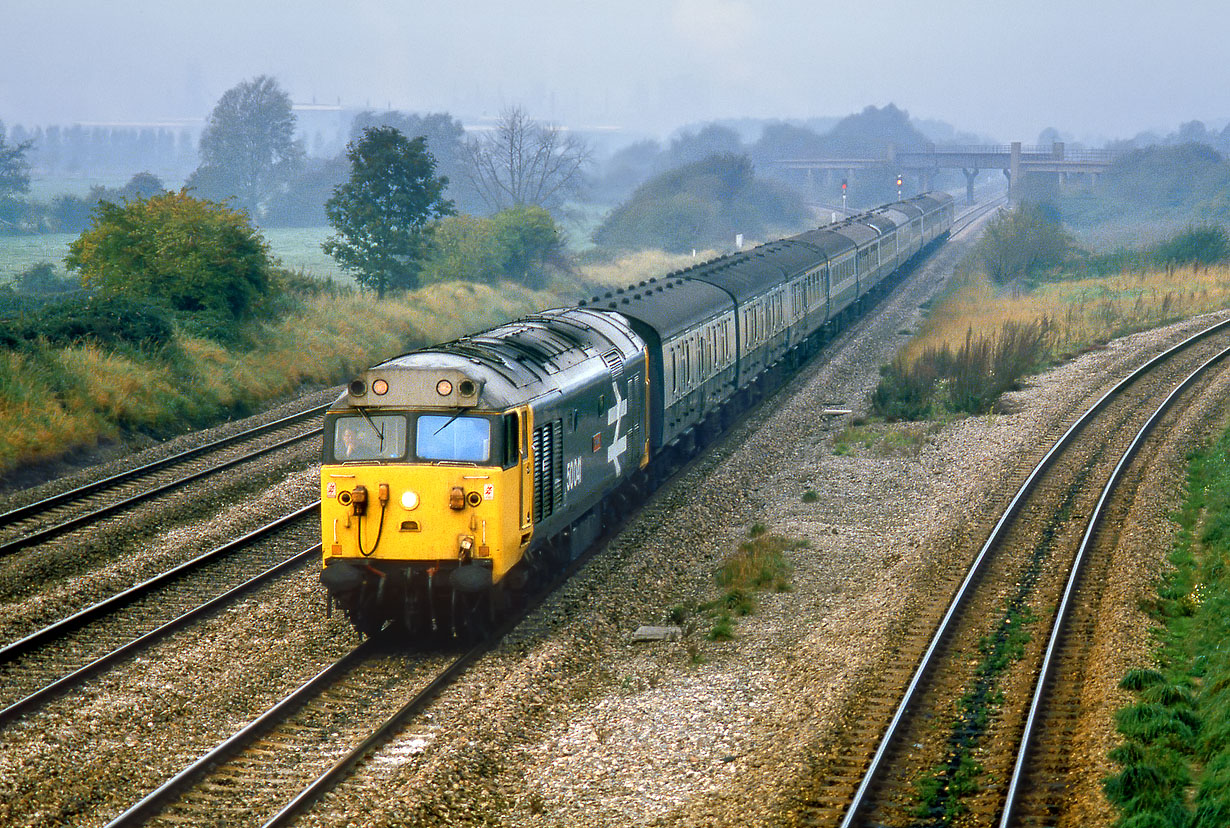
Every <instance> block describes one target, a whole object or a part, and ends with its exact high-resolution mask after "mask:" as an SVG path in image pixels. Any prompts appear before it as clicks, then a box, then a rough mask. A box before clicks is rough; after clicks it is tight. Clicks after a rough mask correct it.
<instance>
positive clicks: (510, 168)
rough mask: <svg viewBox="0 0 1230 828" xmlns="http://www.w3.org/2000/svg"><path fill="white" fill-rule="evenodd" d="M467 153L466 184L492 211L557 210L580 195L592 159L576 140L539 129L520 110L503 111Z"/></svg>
mask: <svg viewBox="0 0 1230 828" xmlns="http://www.w3.org/2000/svg"><path fill="white" fill-rule="evenodd" d="M466 149H467V153H468V156H469V162H470V163H469V165H468V170H467V175H468V177H469V180H470V184H471V185H472V186H473V188H474V190H475V191H476V192H477V193H478V194H479V196H480V197H481V198H482V199H483V202H484V203H485V204H486V205H487V206H488V207H489V208H490V209H492V210H493V211H498V210H503V209H505V208H508V207H517V206H526V205H534V206H538V207H543V208H546V209H547V210H553V211H554V210H558V209H559V208H560V207H561V206H562V205H563V203H564V202H565V201H566V200H567V199H568V198H569V197H570V196H573V195H575V194H577V193H578V192H579V191H580V189H581V187H582V185H583V184H584V180H585V168H586V167H587V166H588V165H589V163H590V161H591V158H592V153H591V151H590V149H589V146H588V145H587V144H586V143H585V141H584V140H582V139H581V138H580V137H578V136H576V135H574V134H572V133H568V132H565V131H564V130H563V129H562V128H560V127H558V126H555V125H550V124H540V123H538V122H536V121H534V120H532V119H531V118H530V117H529V115H528V114H526V112H525V110H523V109H522V108H520V107H512V108H510V109H506V110H504V112H502V113H501V114H500V120H499V122H498V123H497V124H496V127H495V129H494V130H492V131H491V132H490V133H488V134H486V135H483V136H481V137H479V138H476V139H474V140H472V141H470V142H468V144H467V146H466Z"/></svg>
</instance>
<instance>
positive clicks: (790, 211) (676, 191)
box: [593, 154, 809, 253]
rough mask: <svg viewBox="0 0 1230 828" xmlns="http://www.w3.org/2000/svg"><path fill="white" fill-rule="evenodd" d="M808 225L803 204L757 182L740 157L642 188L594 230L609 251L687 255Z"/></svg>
mask: <svg viewBox="0 0 1230 828" xmlns="http://www.w3.org/2000/svg"><path fill="white" fill-rule="evenodd" d="M808 223H809V214H808V211H807V208H806V206H805V205H804V204H803V201H802V199H801V198H800V197H799V196H797V195H796V194H794V193H791V192H789V191H788V190H786V189H785V188H784V187H782V186H781V185H780V184H778V183H776V182H769V181H764V180H761V179H757V178H756V176H755V171H754V169H753V167H752V163H751V161H750V160H749V159H748V158H747V157H746V156H742V155H730V154H727V155H712V156H709V157H708V158H705V159H703V160H701V161H697V162H695V163H692V164H687V165H685V166H682V167H678V168H676V169H673V170H669V171H667V172H665V173H662V174H661V175H658V176H656V177H655V178H653V179H650V180H649V181H647V182H645V183H644V184H642V185H641V186H640V187H638V188H637V190H636V191H635V192H634V193H633V194H632V197H631V198H630V199H628V201H626V202H624V203H623V204H621V205H620V206H619V207H616V208H615V209H614V210H613V211H611V214H610V215H609V216H608V217H607V218H606V220H605V221H604V222H603V223H602V224H601V225H600V226H599V227H598V229H596V230H595V231H594V234H593V240H594V242H595V243H596V244H598V245H599V246H601V247H607V248H614V249H632V250H635V249H647V248H655V249H662V250H667V251H670V252H672V253H687V252H689V251H690V250H692V249H694V248H706V247H729V246H730V245H731V244H732V243H733V242H734V238H735V234H736V233H743V234H745V235H746V236H748V237H753V238H763V237H765V236H766V235H767V234H768V233H769V231H771V230H779V229H780V230H784V229H791V228H800V227H802V226H804V225H806V224H808Z"/></svg>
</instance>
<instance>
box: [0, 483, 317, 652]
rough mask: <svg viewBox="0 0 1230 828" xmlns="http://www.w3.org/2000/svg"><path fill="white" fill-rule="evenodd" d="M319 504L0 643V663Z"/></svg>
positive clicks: (242, 544) (101, 614)
mask: <svg viewBox="0 0 1230 828" xmlns="http://www.w3.org/2000/svg"><path fill="white" fill-rule="evenodd" d="M319 508H320V501H319V500H317V501H316V502H314V503H312V504H309V505H308V506H304V507H303V508H302V509H298V510H296V511H294V512H291V513H290V514H288V515H283V516H282V517H280V518H278V519H277V520H275V521H273V522H271V523H267V524H265V525H264V526H262V527H260V528H259V529H255V530H253V531H251V532H249V533H248V534H246V535H244V536H242V537H239V538H236V539H235V540H232V541H230V542H228V543H225V544H223V545H222V546H219V547H218V548H217V549H213V550H210V551H209V552H205V553H203V554H201V555H198V556H197V557H195V558H193V559H192V560H190V561H185V562H184V563H182V564H179V565H178V566H175V567H173V568H171V569H168V570H166V571H165V572H162V573H160V574H158V575H155V576H154V577H153V578H150V579H148V580H145V581H142V582H141V583H139V584H136V585H135V586H131V587H129V588H128V589H126V590H124V591H123V592H118V593H116V594H115V595H112V596H111V597H110V598H104V599H103V600H102V601H99V602H98V603H96V604H92V605H91V606H88V607H86V608H85V609H83V610H81V611H79V612H76V613H74V614H72V615H69V616H66V617H65V618H61V619H60V620H59V621H56V622H55V623H53V624H49V625H47V626H46V627H43V628H42V629H40V630H37V631H35V632H32V633H30V634H29V635H27V636H26V637H24V638H21V639H18V640H17V641H14V642H12V643H10V644H7V645H5V646H4V647H0V665H3V664H7V663H8V662H10V661H12V660H13V659H15V658H17V657H18V656H21V655H23V654H25V653H27V652H29V651H30V650H31V649H33V648H35V647H38V646H41V645H43V644H45V643H47V642H48V641H51V640H53V639H55V638H58V637H61V636H63V635H65V634H67V633H68V632H70V631H72V630H74V629H77V628H78V627H81V626H82V625H84V624H87V623H89V622H90V621H93V620H95V619H97V618H99V617H101V616H103V615H106V614H108V613H112V612H115V611H116V610H118V609H120V608H122V607H125V606H127V605H128V604H131V603H132V602H133V601H135V600H137V599H138V598H140V597H141V596H143V595H145V594H146V593H148V592H151V591H152V590H154V589H157V588H158V587H161V586H165V585H166V584H168V583H170V582H171V581H173V580H175V579H176V578H178V577H179V576H181V575H184V574H186V573H188V572H190V571H192V570H193V569H196V568H198V567H200V566H203V565H204V564H207V563H209V562H211V561H213V560H216V559H218V558H221V557H223V556H225V555H228V554H230V553H232V552H235V551H236V550H238V549H242V548H243V547H245V546H247V545H248V544H250V543H251V542H252V541H255V540H257V539H258V538H261V537H263V536H264V535H267V534H270V533H272V532H274V531H276V530H278V529H281V528H283V527H285V526H287V525H288V524H291V523H294V522H295V521H297V520H299V519H301V518H303V517H306V516H307V515H309V514H311V513H312V512H313V511H314V510H319Z"/></svg>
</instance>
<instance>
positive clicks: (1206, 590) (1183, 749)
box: [1105, 431, 1230, 828]
mask: <svg viewBox="0 0 1230 828" xmlns="http://www.w3.org/2000/svg"><path fill="white" fill-rule="evenodd" d="M1176 520H1177V523H1178V527H1179V533H1178V537H1177V539H1176V541H1175V544H1174V547H1173V549H1172V550H1171V553H1170V562H1171V564H1172V569H1171V570H1170V571H1169V572H1167V573H1166V574H1165V575H1164V576H1163V577H1162V578H1161V580H1160V581H1159V583H1158V587H1157V591H1156V594H1155V595H1154V596H1152V598H1151V599H1150V600H1149V601H1148V602H1147V604H1146V609H1147V611H1148V612H1149V614H1150V616H1151V617H1152V618H1153V620H1154V621H1155V622H1156V627H1155V628H1154V629H1153V631H1152V634H1153V638H1154V641H1155V642H1156V647H1155V650H1154V664H1153V665H1152V666H1151V667H1148V668H1137V669H1134V670H1131V671H1129V672H1128V673H1127V674H1126V675H1125V676H1124V677H1123V679H1122V681H1121V682H1120V687H1122V688H1123V689H1125V690H1129V691H1131V692H1132V693H1134V694H1135V696H1136V701H1135V702H1134V703H1133V704H1131V705H1129V706H1127V707H1125V708H1123V709H1121V710H1119V711H1118V713H1117V714H1116V716H1115V723H1116V726H1117V729H1118V732H1119V734H1120V736H1121V737H1122V743H1121V744H1120V745H1119V746H1117V747H1116V748H1115V749H1114V750H1113V751H1111V754H1110V758H1111V759H1112V760H1113V761H1114V762H1115V763H1116V764H1117V765H1118V766H1119V770H1118V771H1117V772H1116V773H1114V774H1112V775H1111V776H1110V777H1108V778H1107V779H1106V782H1105V791H1106V796H1107V798H1108V799H1109V800H1110V801H1111V803H1113V804H1114V805H1115V806H1116V807H1117V808H1118V811H1119V818H1118V820H1117V821H1116V823H1115V824H1116V825H1117V826H1122V827H1123V828H1128V826H1146V825H1147V826H1159V828H1162V827H1166V826H1172V827H1174V828H1212V826H1226V825H1230V647H1227V645H1226V642H1227V641H1230V567H1228V566H1227V564H1228V563H1230V431H1228V432H1226V433H1225V434H1223V435H1222V436H1221V438H1220V439H1219V440H1217V442H1215V443H1213V444H1212V445H1210V446H1208V447H1207V448H1206V449H1204V450H1203V451H1201V452H1198V453H1197V454H1196V455H1194V456H1193V457H1192V459H1191V463H1190V467H1189V470H1188V478H1187V493H1186V497H1185V500H1184V504H1183V507H1182V508H1181V509H1180V511H1179V513H1178V514H1177V515H1176Z"/></svg>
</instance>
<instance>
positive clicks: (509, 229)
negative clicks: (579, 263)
mask: <svg viewBox="0 0 1230 828" xmlns="http://www.w3.org/2000/svg"><path fill="white" fill-rule="evenodd" d="M492 222H493V223H494V225H495V232H496V238H497V239H498V240H499V243H500V248H501V250H502V252H503V259H504V261H503V265H504V272H505V273H507V274H508V275H509V276H511V277H512V278H513V279H515V280H517V281H519V282H521V283H522V284H525V285H528V286H530V287H533V288H538V287H542V286H543V285H544V284H545V282H546V279H545V275H544V274H543V272H542V269H541V266H542V265H544V264H547V263H548V262H550V263H554V264H558V263H559V262H560V261H561V253H562V251H563V247H564V239H563V236H562V235H561V234H560V231H559V227H558V226H556V224H555V220H554V219H552V218H551V214H550V213H548V212H547V211H546V210H544V209H543V208H542V207H524V206H523V207H510V208H509V209H507V210H503V211H501V212H499V213H496V214H495V216H494V217H493V218H492Z"/></svg>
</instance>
